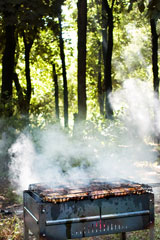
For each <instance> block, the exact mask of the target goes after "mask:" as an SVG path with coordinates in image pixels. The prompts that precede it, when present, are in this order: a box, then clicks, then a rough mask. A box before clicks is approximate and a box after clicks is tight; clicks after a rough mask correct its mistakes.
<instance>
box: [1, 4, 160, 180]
mask: <svg viewBox="0 0 160 240" xmlns="http://www.w3.org/2000/svg"><path fill="white" fill-rule="evenodd" d="M76 4H77V5H76ZM159 17H160V3H159V1H158V0H150V1H147V0H137V1H136V0H125V1H123V0H110V1H109V0H89V1H86V0H79V1H78V2H76V1H70V0H66V1H64V0H61V1H56V0H43V1H42V0H38V1H37V0H34V1H31V2H28V1H27V0H26V1H25V0H21V1H17V0H4V1H1V2H0V30H1V31H0V36H1V42H0V59H1V64H0V83H1V96H0V99H1V100H0V133H1V145H0V148H1V149H0V155H1V157H0V159H1V160H0V162H1V168H0V176H1V178H5V177H6V176H8V164H9V162H10V156H9V153H8V149H9V148H10V146H11V145H12V144H13V142H15V140H16V139H17V137H18V136H19V135H20V133H21V132H22V131H24V129H28V130H29V131H30V132H32V131H33V129H37V128H38V129H44V128H45V127H46V126H47V125H48V124H57V123H58V124H59V125H60V126H61V127H62V128H64V131H65V132H69V133H71V134H73V130H74V127H75V126H76V124H77V123H78V122H80V121H86V122H87V121H90V122H93V123H94V124H95V125H96V127H97V128H99V129H102V128H104V126H105V127H107V126H109V125H110V124H111V122H112V121H116V115H117V114H118V113H117V112H115V111H114V109H113V108H112V106H111V103H110V95H111V94H112V92H115V91H116V90H117V89H120V88H121V87H122V85H123V83H124V82H125V80H126V79H141V80H142V81H144V82H149V83H151V88H153V90H154V92H155V95H156V96H157V97H158V96H159V76H158V64H159V56H158V52H159V34H160V24H159ZM121 110H122V109H121ZM121 110H120V111H121ZM155 137H157V133H155Z"/></svg>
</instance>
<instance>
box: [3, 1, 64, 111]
mask: <svg viewBox="0 0 160 240" xmlns="http://www.w3.org/2000/svg"><path fill="white" fill-rule="evenodd" d="M63 1H64V0H61V1H59V2H57V1H56V0H51V1H48V0H44V1H43V0H38V2H37V0H33V1H28V0H20V1H18V3H17V1H13V0H5V1H3V2H2V1H1V3H0V14H1V16H2V18H3V26H4V30H5V38H6V39H5V48H4V53H3V61H2V65H3V71H2V94H1V101H2V103H3V106H4V107H3V109H2V112H4V110H5V106H6V108H7V109H6V111H5V113H6V112H7V115H11V114H12V106H11V104H10V103H11V100H12V82H13V79H14V78H15V79H16V83H17V81H19V79H18V76H15V74H14V73H15V72H16V70H15V59H14V56H15V50H16V41H17V40H18V38H17V37H16V36H15V35H16V34H18V33H19V34H20V35H21V36H23V39H24V45H25V70H26V71H25V73H26V82H27V84H26V92H23V95H24V99H25V103H26V104H25V105H26V113H28V112H29V105H30V100H31V89H32V84H31V76H30V59H29V55H30V51H31V47H32V45H33V42H34V39H35V35H36V33H37V32H38V31H39V30H40V29H42V28H44V27H46V26H47V25H52V28H53V25H54V27H55V21H54V19H55V17H57V16H58V14H59V12H60V6H61V4H62V3H63ZM51 20H52V21H51ZM16 86H20V83H17V84H16ZM23 110H24V109H23Z"/></svg>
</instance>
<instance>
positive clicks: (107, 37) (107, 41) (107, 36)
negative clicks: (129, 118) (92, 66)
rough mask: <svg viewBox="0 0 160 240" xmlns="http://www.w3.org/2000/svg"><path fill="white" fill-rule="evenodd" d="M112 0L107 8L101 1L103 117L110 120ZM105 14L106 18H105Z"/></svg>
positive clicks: (104, 1)
mask: <svg viewBox="0 0 160 240" xmlns="http://www.w3.org/2000/svg"><path fill="white" fill-rule="evenodd" d="M114 2H115V0H112V3H111V6H109V3H108V0H102V21H103V31H102V35H103V59H104V88H105V116H106V118H111V117H112V115H113V110H112V107H111V104H110V101H109V95H110V93H111V92H112V76H111V75H112V52H113V6H114ZM105 13H106V14H107V16H105Z"/></svg>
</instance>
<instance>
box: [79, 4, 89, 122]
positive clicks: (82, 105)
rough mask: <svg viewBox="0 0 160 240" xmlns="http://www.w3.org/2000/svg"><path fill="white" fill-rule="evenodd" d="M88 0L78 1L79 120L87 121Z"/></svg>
mask: <svg viewBox="0 0 160 240" xmlns="http://www.w3.org/2000/svg"><path fill="white" fill-rule="evenodd" d="M86 31H87V0H78V120H85V119H86V115H87V104H86V99H87V97H86Z"/></svg>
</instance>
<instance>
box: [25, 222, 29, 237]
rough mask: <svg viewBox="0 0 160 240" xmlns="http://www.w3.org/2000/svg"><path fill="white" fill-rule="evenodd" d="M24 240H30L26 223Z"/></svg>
mask: <svg viewBox="0 0 160 240" xmlns="http://www.w3.org/2000/svg"><path fill="white" fill-rule="evenodd" d="M24 240H29V230H28V228H27V226H26V224H25V223H24Z"/></svg>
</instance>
